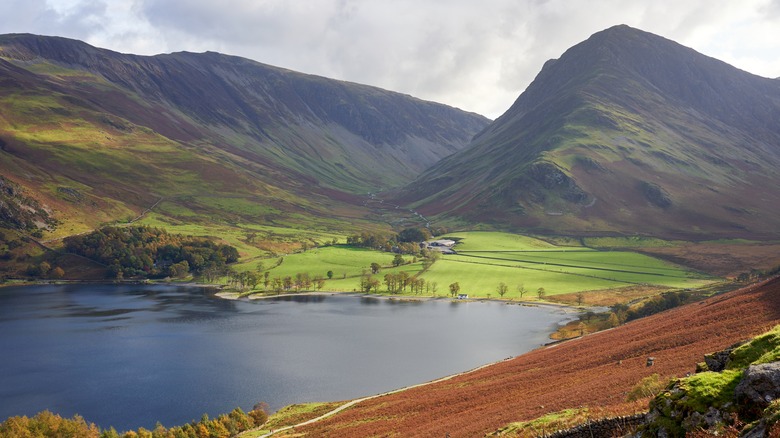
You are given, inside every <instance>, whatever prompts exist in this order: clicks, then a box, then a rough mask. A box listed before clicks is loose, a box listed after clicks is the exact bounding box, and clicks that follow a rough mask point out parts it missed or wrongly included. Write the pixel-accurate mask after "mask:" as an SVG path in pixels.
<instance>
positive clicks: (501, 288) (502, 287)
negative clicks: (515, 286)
mask: <svg viewBox="0 0 780 438" xmlns="http://www.w3.org/2000/svg"><path fill="white" fill-rule="evenodd" d="M508 290H509V287H508V286H507V285H506V283H504V282H503V281H502V282H501V283H498V287H497V288H496V292H498V295H499V296H500V297H501V298H504V295H506V293H507V291H508Z"/></svg>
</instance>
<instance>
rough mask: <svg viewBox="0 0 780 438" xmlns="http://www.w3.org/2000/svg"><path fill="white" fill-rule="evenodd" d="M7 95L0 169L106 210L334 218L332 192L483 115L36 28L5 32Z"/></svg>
mask: <svg viewBox="0 0 780 438" xmlns="http://www.w3.org/2000/svg"><path fill="white" fill-rule="evenodd" d="M0 97H2V99H1V100H0V113H2V114H3V117H1V118H0V145H5V147H4V148H3V150H2V152H0V157H2V159H1V160H0V171H2V173H3V175H4V176H6V177H9V178H11V179H12V180H13V181H14V182H16V183H18V184H21V185H23V186H25V187H26V188H28V189H30V191H31V193H33V194H35V195H36V196H37V197H39V198H40V200H41V201H42V202H43V203H44V204H48V205H51V206H53V207H52V208H55V209H60V208H62V209H67V210H70V211H71V213H68V215H71V216H73V217H75V216H87V217H88V216H92V217H91V218H88V219H91V220H95V219H98V218H97V217H94V213H95V212H93V211H92V209H91V207H87V206H88V205H89V203H88V202H85V203H84V204H83V205H74V203H72V202H71V203H65V204H62V203H61V201H62V200H63V197H62V196H61V193H62V192H57V188H58V187H60V188H63V189H65V190H66V191H67V190H78V191H80V193H82V194H84V196H87V198H85V199H90V202H92V203H94V204H96V205H97V204H100V205H101V207H100V210H101V213H100V215H101V216H102V217H101V218H100V220H107V221H111V220H116V219H117V218H118V217H124V216H131V215H133V214H137V213H138V212H139V211H143V209H145V208H146V207H148V206H149V205H151V204H152V203H154V202H155V200H157V199H159V198H160V197H165V198H171V197H177V198H178V199H179V200H181V199H182V198H183V197H185V196H189V195H193V194H195V195H202V194H205V193H211V194H220V195H221V196H242V197H245V196H256V197H257V198H256V202H259V203H261V204H265V205H273V208H272V209H271V210H272V211H274V212H277V213H279V214H281V213H284V212H295V214H299V213H300V211H299V210H300V208H301V206H305V209H307V211H308V213H307V214H310V215H324V216H328V215H331V214H332V213H333V211H334V205H333V203H334V202H343V201H348V203H349V204H355V202H357V200H356V199H351V198H350V197H354V196H355V195H356V194H365V193H366V192H367V191H371V190H377V189H380V188H387V187H393V186H398V185H402V184H405V183H407V182H409V181H411V180H412V179H413V178H414V177H415V176H417V175H418V174H419V173H420V172H421V171H422V170H424V169H425V168H427V167H429V166H430V165H432V164H434V163H435V162H437V161H438V160H440V159H441V158H443V157H444V156H447V155H450V154H452V153H454V152H456V151H457V150H459V149H462V148H463V147H465V145H466V144H468V143H469V141H470V140H471V138H472V137H473V135H474V134H476V133H477V132H479V131H480V130H482V129H483V128H484V127H485V126H486V125H487V123H488V122H489V120H488V119H486V118H484V117H482V116H479V115H477V114H473V113H467V112H465V111H461V110H458V109H455V108H451V107H448V106H445V105H441V104H437V103H433V102H426V101H422V100H419V99H416V98H413V97H411V96H407V95H403V94H400V93H394V92H391V91H386V90H382V89H379V88H376V87H370V86H366V85H360V84H354V83H349V82H343V81H336V80H332V79H327V78H323V77H318V76H312V75H306V74H302V73H297V72H294V71H291V70H286V69H283V68H277V67H272V66H269V65H264V64H261V63H258V62H255V61H251V60H248V59H244V58H239V57H235V56H228V55H221V54H218V53H213V52H207V53H199V54H196V53H187V52H179V53H172V54H165V55H156V56H137V55H130V54H122V53H117V52H113V51H110V50H104V49H99V48H95V47H92V46H90V45H88V44H86V43H83V42H80V41H76V40H71V39H66V38H60V37H45V36H36V35H29V34H10V35H0ZM55 128H56V129H55ZM33 133H35V134H33ZM156 151H159V152H160V153H155V152H156ZM163 151H164V153H163ZM42 157H48V159H45V160H44V159H41V158H42ZM22 169H24V170H23V171H22ZM174 180H176V181H174ZM177 181H178V182H177ZM196 181H197V183H195V182H196ZM193 200H195V199H194V198H193V199H191V200H190V201H186V202H191V201H193ZM177 202H179V201H177ZM180 202H185V201H180ZM196 207H197V208H196V209H195V210H194V211H195V214H196V215H197V214H201V213H203V212H205V211H204V210H203V209H204V208H205V209H212V206H206V205H199V206H196ZM187 208H188V209H192V208H193V206H187ZM348 208H352V207H348ZM127 210H132V211H133V213H129V212H127ZM198 210H200V212H198ZM177 211H181V210H180V209H179V210H177ZM335 211H339V209H335ZM191 214H192V213H188V215H191ZM216 214H221V213H218V212H216ZM285 214H286V213H285ZM352 214H355V213H354V212H351V213H349V215H352ZM234 219H235V218H233V219H231V220H234ZM249 219H251V220H253V221H257V220H260V221H261V222H263V221H266V220H269V218H268V217H265V218H262V217H261V218H257V217H256V216H255V217H254V218H250V217H244V218H243V219H242V220H244V221H246V220H249Z"/></svg>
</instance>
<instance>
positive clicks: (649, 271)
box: [263, 232, 714, 299]
mask: <svg viewBox="0 0 780 438" xmlns="http://www.w3.org/2000/svg"><path fill="white" fill-rule="evenodd" d="M445 237H446V238H452V239H454V240H458V242H459V243H458V244H457V245H456V247H455V249H456V250H457V252H458V253H457V254H451V255H444V256H442V257H441V259H440V260H439V261H437V262H436V263H435V264H434V265H433V266H431V268H430V269H429V270H427V271H426V272H424V273H421V271H422V269H423V266H422V263H421V262H420V261H417V262H416V263H409V264H406V265H402V266H400V267H392V260H393V257H394V254H392V253H387V252H379V251H372V250H366V249H360V248H353V247H349V246H346V245H337V246H329V247H323V248H316V249H313V250H309V251H307V252H303V253H296V254H290V255H286V256H284V257H283V259H282V262H281V264H280V265H279V266H276V267H273V268H271V269H270V276H271V277H277V276H279V277H284V276H295V274H297V273H308V274H309V275H310V276H311V277H315V276H323V277H325V274H326V273H327V271H329V270H330V271H333V273H334V276H333V279H332V280H328V281H327V282H326V284H325V287H324V288H323V290H327V291H354V290H356V289H358V287H359V283H360V276H361V275H362V274H363V273H364V272H366V271H367V270H368V269H369V266H370V265H371V263H373V262H376V263H379V264H380V265H381V266H382V267H383V268H382V270H381V272H380V273H379V274H377V275H376V277H377V278H379V279H380V280H381V279H382V278H383V277H384V275H385V274H386V273H392V272H398V271H399V270H404V271H407V272H409V273H410V274H411V275H415V274H417V275H419V276H420V278H423V279H425V280H426V281H427V282H428V283H430V284H431V285H433V284H434V283H435V284H436V295H438V296H446V295H447V294H448V292H449V288H448V286H449V285H450V284H451V283H454V282H458V283H459V284H460V287H461V293H466V294H469V295H470V296H471V297H487V296H488V295H490V296H491V297H492V298H498V294H497V292H496V289H497V286H498V284H499V283H501V282H503V283H505V284H507V286H508V287H509V291H508V293H507V294H506V295H505V296H504V298H505V299H517V298H520V295H519V292H518V290H517V287H518V285H521V284H522V285H523V286H524V287H525V288H526V289H527V290H528V292H527V293H526V294H525V295H524V296H523V298H524V299H532V298H535V297H536V291H537V290H538V288H540V287H542V288H544V289H545V291H546V294H547V295H548V296H549V295H557V294H564V293H573V292H580V291H589V290H603V289H614V288H621V287H628V286H637V285H643V286H645V285H650V286H659V287H664V288H669V287H671V288H692V287H697V286H701V285H704V284H707V283H710V282H712V281H713V280H714V279H713V278H710V277H707V276H705V275H702V274H698V273H695V272H692V271H690V270H687V269H685V268H683V267H681V266H677V265H673V264H671V263H667V262H664V261H661V260H659V259H655V258H652V257H649V256H645V255H642V254H637V253H632V252H626V251H600V250H594V249H590V248H585V247H566V246H556V245H553V244H551V243H548V242H545V241H542V240H539V239H534V238H531V237H527V236H520V235H515V234H507V233H497V232H463V233H453V234H449V235H447V236H445ZM404 258H405V259H406V260H407V261H409V262H411V261H412V257H411V256H404ZM279 260H280V259H279V258H278V257H277V258H273V259H267V260H264V261H263V264H264V265H265V267H266V268H269V267H271V266H274V265H275V264H276V263H278V262H279ZM383 290H385V287H384V284H383V285H382V287H381V289H380V291H383ZM430 290H431V289H429V291H430ZM429 294H433V293H432V292H429Z"/></svg>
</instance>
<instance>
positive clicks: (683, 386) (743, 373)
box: [640, 327, 780, 438]
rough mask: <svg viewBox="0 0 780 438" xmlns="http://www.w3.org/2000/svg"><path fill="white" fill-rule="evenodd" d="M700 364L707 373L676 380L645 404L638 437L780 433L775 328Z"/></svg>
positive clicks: (778, 334) (779, 343)
mask: <svg viewBox="0 0 780 438" xmlns="http://www.w3.org/2000/svg"><path fill="white" fill-rule="evenodd" d="M705 361H706V364H707V365H706V368H708V370H706V371H702V372H698V373H696V374H694V375H692V376H688V377H685V378H682V379H677V380H676V381H674V382H673V383H672V384H671V385H670V386H669V387H668V388H667V389H666V390H665V391H663V392H662V393H661V394H659V395H658V396H656V398H655V399H653V400H652V401H651V402H650V411H649V412H648V414H647V424H645V425H644V426H642V427H641V428H640V431H641V435H642V436H646V437H656V436H660V437H684V436H686V435H687V434H688V433H689V432H692V431H702V430H703V431H707V433H713V434H714V433H722V432H723V431H724V430H729V431H731V432H734V433H736V432H739V434H740V436H745V437H754V438H758V437H762V438H763V437H767V436H770V432H771V433H776V432H780V423H778V420H780V400H779V399H780V327H776V328H775V329H774V330H772V331H770V332H768V333H766V334H764V335H761V336H759V337H757V338H755V339H753V340H752V341H750V342H748V343H745V344H743V345H739V344H738V345H734V346H732V347H730V348H728V349H726V350H724V351H720V352H717V353H713V354H709V355H707V357H706V358H705ZM775 423H778V426H775Z"/></svg>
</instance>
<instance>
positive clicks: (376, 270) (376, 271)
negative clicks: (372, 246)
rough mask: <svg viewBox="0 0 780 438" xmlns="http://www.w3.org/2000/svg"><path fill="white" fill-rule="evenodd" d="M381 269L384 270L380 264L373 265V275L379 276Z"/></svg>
mask: <svg viewBox="0 0 780 438" xmlns="http://www.w3.org/2000/svg"><path fill="white" fill-rule="evenodd" d="M380 269H382V267H381V266H380V265H379V263H377V262H374V263H371V273H372V274H378V273H379V270H380Z"/></svg>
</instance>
